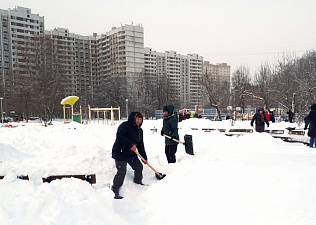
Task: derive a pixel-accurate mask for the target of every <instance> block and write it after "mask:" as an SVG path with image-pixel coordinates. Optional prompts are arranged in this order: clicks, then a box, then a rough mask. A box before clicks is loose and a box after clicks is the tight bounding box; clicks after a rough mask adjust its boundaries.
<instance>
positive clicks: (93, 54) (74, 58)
mask: <svg viewBox="0 0 316 225" xmlns="http://www.w3.org/2000/svg"><path fill="white" fill-rule="evenodd" d="M45 37H49V38H51V40H52V43H53V51H54V54H55V55H57V57H58V59H59V62H58V63H59V65H60V66H62V67H63V74H62V76H63V80H62V81H61V82H63V83H64V84H65V88H64V90H65V95H66V96H67V95H77V96H81V98H82V99H81V100H82V101H85V102H87V101H88V102H91V101H92V100H93V87H94V84H95V83H96V82H95V81H94V78H95V77H96V75H97V36H96V34H94V35H92V36H82V35H77V34H75V33H70V32H69V30H68V29H65V28H55V29H53V30H51V31H45Z"/></svg>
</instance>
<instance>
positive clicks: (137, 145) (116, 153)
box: [112, 112, 147, 199]
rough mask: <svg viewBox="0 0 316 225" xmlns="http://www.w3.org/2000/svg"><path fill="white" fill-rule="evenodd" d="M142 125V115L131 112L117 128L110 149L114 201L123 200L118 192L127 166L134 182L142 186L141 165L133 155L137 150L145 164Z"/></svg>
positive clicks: (145, 156)
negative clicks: (113, 164) (130, 169)
mask: <svg viewBox="0 0 316 225" xmlns="http://www.w3.org/2000/svg"><path fill="white" fill-rule="evenodd" d="M142 124H143V115H142V114H141V113H139V112H131V113H130V114H129V116H128V120H127V121H125V122H123V123H122V124H121V125H120V126H119V127H118V128H117V133H116V140H115V142H114V145H113V148H112V158H113V159H114V160H115V166H116V169H117V173H116V175H115V176H114V179H113V185H112V191H113V192H114V194H115V196H114V198H115V199H121V198H123V197H122V196H120V193H119V190H120V188H121V186H122V185H123V182H124V179H125V175H126V166H127V164H129V165H130V166H131V167H132V169H133V170H134V182H135V183H136V184H140V185H143V183H142V179H143V165H142V163H141V162H140V160H139V159H138V157H137V154H136V153H135V151H136V149H138V152H139V154H140V155H141V156H142V157H143V158H144V159H145V161H143V163H144V164H147V155H146V151H145V147H144V142H143V130H142V128H141V125H142Z"/></svg>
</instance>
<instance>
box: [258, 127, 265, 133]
mask: <svg viewBox="0 0 316 225" xmlns="http://www.w3.org/2000/svg"><path fill="white" fill-rule="evenodd" d="M256 131H257V132H260V133H261V132H264V125H263V126H259V125H256Z"/></svg>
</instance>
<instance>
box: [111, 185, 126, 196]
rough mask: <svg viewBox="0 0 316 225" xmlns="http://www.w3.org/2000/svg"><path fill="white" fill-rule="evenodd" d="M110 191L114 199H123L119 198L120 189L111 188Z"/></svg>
mask: <svg viewBox="0 0 316 225" xmlns="http://www.w3.org/2000/svg"><path fill="white" fill-rule="evenodd" d="M111 190H112V191H113V192H114V199H122V198H123V197H122V196H120V193H119V191H120V188H113V187H112V188H111Z"/></svg>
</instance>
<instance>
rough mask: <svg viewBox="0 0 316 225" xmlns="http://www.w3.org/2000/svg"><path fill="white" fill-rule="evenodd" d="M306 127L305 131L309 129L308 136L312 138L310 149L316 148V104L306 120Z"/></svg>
mask: <svg viewBox="0 0 316 225" xmlns="http://www.w3.org/2000/svg"><path fill="white" fill-rule="evenodd" d="M304 121H305V127H304V130H306V129H307V127H308V126H309V128H308V133H307V135H308V136H309V137H310V140H309V147H311V148H316V103H314V104H313V105H312V106H311V111H310V112H309V114H308V115H307V116H306V117H305V118H304Z"/></svg>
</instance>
